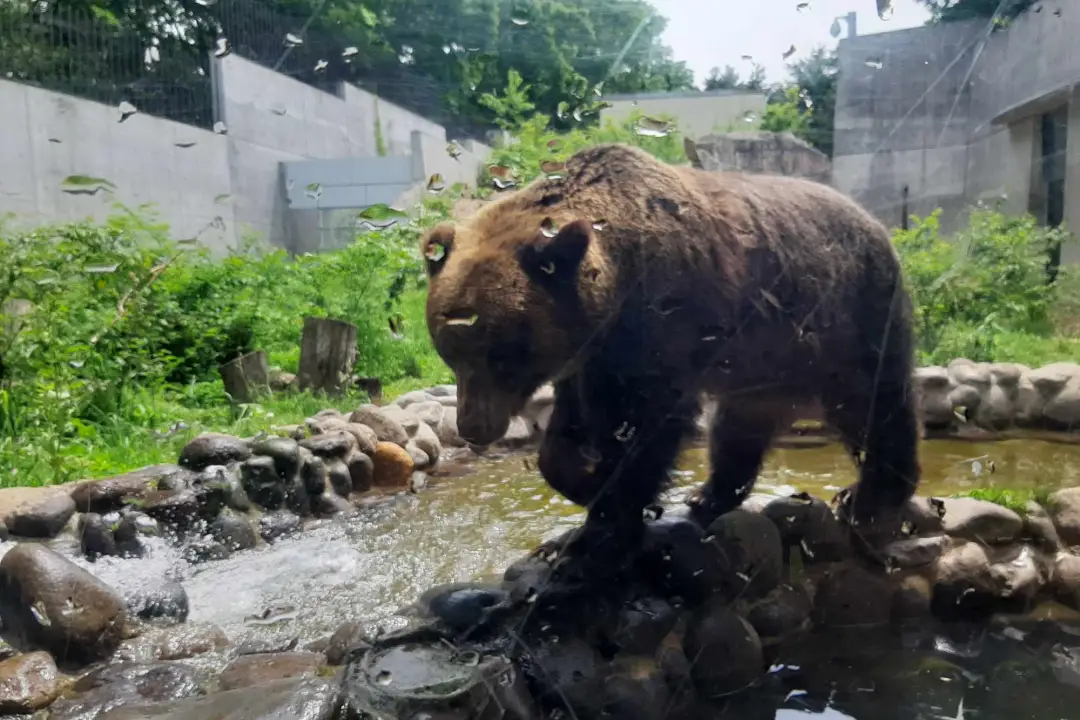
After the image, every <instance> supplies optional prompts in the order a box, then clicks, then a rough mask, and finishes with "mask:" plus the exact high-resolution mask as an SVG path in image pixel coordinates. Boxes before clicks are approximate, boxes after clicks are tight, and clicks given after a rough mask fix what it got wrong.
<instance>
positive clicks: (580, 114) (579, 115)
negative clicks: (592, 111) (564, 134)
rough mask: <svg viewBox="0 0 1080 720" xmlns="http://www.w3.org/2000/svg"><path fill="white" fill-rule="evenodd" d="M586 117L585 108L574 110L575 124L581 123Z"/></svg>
mask: <svg viewBox="0 0 1080 720" xmlns="http://www.w3.org/2000/svg"><path fill="white" fill-rule="evenodd" d="M583 117H585V109H584V108H574V113H573V118H574V122H581V119H582V118H583Z"/></svg>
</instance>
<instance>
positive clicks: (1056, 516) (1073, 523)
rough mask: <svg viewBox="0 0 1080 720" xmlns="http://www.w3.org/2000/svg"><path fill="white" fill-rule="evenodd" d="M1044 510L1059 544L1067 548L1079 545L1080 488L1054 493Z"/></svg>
mask: <svg viewBox="0 0 1080 720" xmlns="http://www.w3.org/2000/svg"><path fill="white" fill-rule="evenodd" d="M1046 510H1047V512H1048V513H1049V515H1050V518H1051V519H1052V520H1053V521H1054V527H1055V528H1057V532H1058V536H1059V537H1060V538H1061V542H1063V543H1065V545H1067V546H1069V547H1073V546H1077V545H1080V487H1075V488H1066V489H1064V490H1058V491H1057V492H1055V493H1054V494H1053V495H1051V496H1050V500H1049V502H1048V503H1047V504H1046Z"/></svg>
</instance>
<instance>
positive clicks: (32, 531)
mask: <svg viewBox="0 0 1080 720" xmlns="http://www.w3.org/2000/svg"><path fill="white" fill-rule="evenodd" d="M74 514H75V501H74V500H72V499H71V496H70V495H68V494H67V493H60V494H58V495H53V496H52V497H49V498H46V499H44V500H41V501H38V502H34V503H29V504H26V505H23V506H22V507H19V508H16V509H15V510H14V511H12V512H11V513H10V514H9V515H8V516H7V518H5V519H4V524H5V525H6V526H7V529H8V532H10V533H11V534H12V535H15V536H16V537H26V538H54V537H56V536H57V535H59V534H60V531H61V530H63V529H64V526H65V525H67V523H68V520H70V519H71V516H72V515H74Z"/></svg>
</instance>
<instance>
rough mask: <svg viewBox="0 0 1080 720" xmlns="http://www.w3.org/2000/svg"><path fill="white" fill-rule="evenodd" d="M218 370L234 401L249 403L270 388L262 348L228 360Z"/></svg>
mask: <svg viewBox="0 0 1080 720" xmlns="http://www.w3.org/2000/svg"><path fill="white" fill-rule="evenodd" d="M218 372H219V373H221V381H222V382H223V383H224V384H225V392H227V393H229V397H231V398H232V401H233V402H234V403H249V402H251V401H252V400H255V399H256V398H257V397H258V396H259V395H261V394H262V393H265V392H269V390H270V369H269V364H268V363H267V361H266V353H264V352H263V351H262V350H256V351H255V352H251V353H248V354H247V355H241V356H240V357H238V358H236V359H235V360H230V361H229V362H227V363H225V364H224V365H221V366H220V367H218Z"/></svg>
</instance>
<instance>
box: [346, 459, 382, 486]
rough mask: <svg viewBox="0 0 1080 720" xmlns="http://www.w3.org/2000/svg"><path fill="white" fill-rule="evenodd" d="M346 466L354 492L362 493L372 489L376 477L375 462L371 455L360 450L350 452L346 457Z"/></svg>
mask: <svg viewBox="0 0 1080 720" xmlns="http://www.w3.org/2000/svg"><path fill="white" fill-rule="evenodd" d="M345 467H346V468H348V470H349V478H350V480H351V481H352V491H353V492H357V493H362V492H367V491H368V490H370V489H371V485H372V481H373V479H374V477H375V463H374V461H372V459H371V457H370V456H369V455H367V454H365V453H363V452H359V451H357V452H353V453H349V456H348V457H346V458H345Z"/></svg>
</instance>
